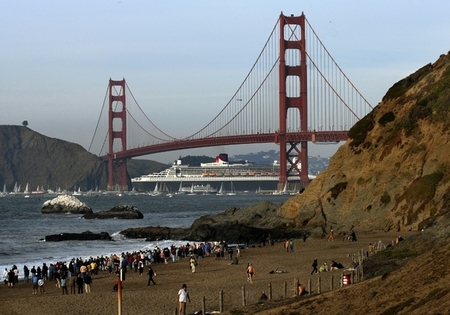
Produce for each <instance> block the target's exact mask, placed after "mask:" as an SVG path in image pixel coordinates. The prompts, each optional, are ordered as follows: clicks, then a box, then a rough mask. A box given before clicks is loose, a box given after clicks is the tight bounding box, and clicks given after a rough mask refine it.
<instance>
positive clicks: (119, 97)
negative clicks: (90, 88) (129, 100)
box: [107, 79, 128, 190]
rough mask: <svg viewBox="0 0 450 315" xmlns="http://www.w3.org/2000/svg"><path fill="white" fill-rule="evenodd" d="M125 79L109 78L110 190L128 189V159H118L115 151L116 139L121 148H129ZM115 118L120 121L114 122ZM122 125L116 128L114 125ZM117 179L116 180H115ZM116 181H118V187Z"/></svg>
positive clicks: (123, 149) (122, 149)
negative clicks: (118, 140) (115, 79)
mask: <svg viewBox="0 0 450 315" xmlns="http://www.w3.org/2000/svg"><path fill="white" fill-rule="evenodd" d="M125 86H126V83H125V79H123V80H121V81H114V80H111V79H109V88H108V90H109V111H108V188H107V189H108V190H115V189H119V190H128V183H127V160H126V159H125V158H124V159H116V156H115V153H114V139H120V144H121V149H120V150H119V151H125V150H126V149H127V128H126V126H127V116H126V98H125ZM115 119H119V120H120V122H118V123H116V124H115V123H114V120H115ZM117 126H118V127H120V128H121V129H119V130H117V131H116V130H114V127H117ZM115 179H116V180H115ZM114 182H118V183H120V184H119V187H116V186H115V184H114Z"/></svg>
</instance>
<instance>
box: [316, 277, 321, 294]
mask: <svg viewBox="0 0 450 315" xmlns="http://www.w3.org/2000/svg"><path fill="white" fill-rule="evenodd" d="M321 282H322V281H321V280H320V277H318V278H317V293H318V294H320V293H321V292H322V291H321V290H320V285H321Z"/></svg>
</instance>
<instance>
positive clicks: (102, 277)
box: [0, 232, 417, 315]
mask: <svg viewBox="0 0 450 315" xmlns="http://www.w3.org/2000/svg"><path fill="white" fill-rule="evenodd" d="M414 233H417V232H408V233H402V236H404V237H405V239H407V238H408V236H409V235H411V234H414ZM398 236H399V235H398V234H397V233H394V232H387V233H384V232H378V233H361V234H360V235H358V241H357V242H343V241H342V239H340V238H339V239H337V238H336V239H335V241H333V242H330V241H327V239H308V240H307V241H306V242H303V240H299V239H296V240H294V251H293V252H292V253H290V252H286V251H285V249H284V243H283V242H277V243H275V244H274V245H266V246H255V247H250V248H245V249H242V250H241V256H242V257H241V258H239V264H238V265H229V260H228V259H226V258H225V259H219V260H215V259H214V257H213V256H209V257H205V258H204V259H198V267H197V271H196V273H192V272H191V271H190V269H189V266H188V259H187V258H184V259H182V260H181V261H177V262H175V263H172V262H169V263H168V264H164V263H155V264H152V267H153V269H154V270H155V272H156V274H157V276H156V277H155V278H154V280H155V282H156V283H157V284H156V285H155V286H147V275H146V274H147V270H148V268H147V267H145V269H144V275H142V276H139V274H138V273H136V272H134V271H129V272H127V275H126V280H125V281H124V282H123V286H124V290H123V293H122V294H123V300H122V303H123V304H122V305H123V311H124V312H125V313H131V312H133V313H135V312H139V311H142V310H145V313H147V314H173V312H174V309H175V307H176V303H175V300H176V293H177V292H178V290H179V289H180V288H181V285H182V284H183V283H186V284H187V286H188V290H189V291H190V295H191V299H192V303H188V306H187V311H188V312H187V313H188V314H191V313H193V312H195V311H199V310H201V303H202V298H203V297H205V299H206V306H207V309H206V310H207V311H209V312H211V311H215V310H218V307H219V293H220V292H221V291H223V295H224V313H223V314H228V313H229V312H230V311H231V310H232V309H233V308H238V307H241V306H242V289H243V288H245V292H246V298H247V303H248V304H256V303H258V298H259V296H260V295H261V291H267V290H268V285H269V284H271V287H272V292H273V293H272V294H273V299H280V298H282V297H281V295H283V292H282V287H283V286H284V283H287V288H288V298H289V297H291V296H293V295H294V294H293V292H294V291H293V281H294V279H299V281H300V282H301V283H306V281H307V280H308V279H310V278H311V279H312V283H316V281H317V278H318V277H319V276H320V277H321V278H322V277H323V283H326V282H327V281H328V280H325V279H326V277H329V276H330V275H334V277H335V278H336V277H338V275H339V271H332V272H326V273H323V274H322V273H321V274H318V275H311V274H310V273H311V270H312V267H311V263H312V261H313V259H314V258H316V257H317V258H318V262H319V266H320V265H321V264H322V263H323V262H326V263H327V264H328V263H330V262H331V260H335V261H338V262H341V263H342V264H343V265H344V266H345V267H349V264H350V261H351V256H352V255H353V254H357V253H358V252H359V251H361V250H362V249H367V248H368V245H369V243H375V242H378V240H381V241H383V242H384V243H385V244H387V243H390V242H391V241H393V240H394V239H395V238H397V237H398ZM225 257H227V254H226V253H225ZM248 262H251V263H252V264H253V266H254V267H255V275H254V284H252V285H251V284H248V283H247V281H246V273H245V269H246V266H247V263H248ZM277 268H278V269H279V270H285V271H287V272H286V273H270V271H272V270H276V269H277ZM336 279H337V278H336ZM335 281H336V282H337V281H338V280H335ZM115 282H116V275H115V274H112V275H110V274H109V273H108V272H107V271H100V272H99V275H98V276H93V284H92V293H91V294H77V295H65V296H63V295H62V293H61V291H60V290H61V289H57V288H56V287H55V286H54V282H53V283H48V286H47V284H46V290H47V294H45V295H44V294H43V295H35V296H32V295H31V292H32V285H31V284H30V283H29V284H23V283H21V284H19V285H18V286H17V287H16V288H13V289H8V288H7V287H6V286H4V285H1V286H0V292H1V293H0V301H1V302H0V312H1V314H5V315H8V314H11V315H13V314H15V315H17V314H30V313H34V314H37V315H39V314H46V315H49V314H60V313H61V312H63V313H64V312H65V313H68V314H74V313H77V314H99V313H103V312H108V313H109V312H113V313H115V312H117V293H113V292H112V287H113V285H114V283H115ZM314 291H315V289H313V292H314ZM69 292H70V290H69ZM55 298H56V301H57V302H58V303H56V302H55ZM283 298H284V297H283ZM59 302H61V303H59ZM13 310H15V311H13Z"/></svg>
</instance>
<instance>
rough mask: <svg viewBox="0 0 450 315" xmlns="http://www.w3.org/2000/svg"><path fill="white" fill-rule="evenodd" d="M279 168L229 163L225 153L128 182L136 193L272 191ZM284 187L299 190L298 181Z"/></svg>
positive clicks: (275, 184)
mask: <svg viewBox="0 0 450 315" xmlns="http://www.w3.org/2000/svg"><path fill="white" fill-rule="evenodd" d="M279 172H280V165H279V163H277V162H276V161H275V162H274V163H273V164H255V163H249V162H247V161H245V162H244V163H231V162H229V161H228V155H227V154H226V153H221V154H219V155H218V156H217V157H216V159H215V161H214V162H212V163H201V164H200V166H189V165H183V164H182V162H181V160H177V161H175V162H174V163H173V164H172V166H171V167H169V168H167V169H165V170H163V171H161V172H157V173H152V174H148V175H142V176H139V177H135V178H132V179H131V182H132V184H133V187H134V189H135V190H136V191H140V192H144V191H148V192H150V191H155V190H159V191H166V192H179V193H189V192H193V193H200V192H205V191H207V192H208V193H216V192H219V190H220V187H222V188H223V190H222V193H224V191H225V192H231V191H232V190H235V191H254V192H256V191H274V190H276V189H277V186H278V181H279ZM288 186H289V187H291V186H292V188H293V187H300V181H299V179H298V177H296V178H293V179H292V181H291V180H289V183H288Z"/></svg>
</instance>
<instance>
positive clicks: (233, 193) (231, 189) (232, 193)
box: [227, 182, 236, 196]
mask: <svg viewBox="0 0 450 315" xmlns="http://www.w3.org/2000/svg"><path fill="white" fill-rule="evenodd" d="M227 195H228V196H234V195H236V191H235V190H234V185H233V182H230V192H229V193H227Z"/></svg>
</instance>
